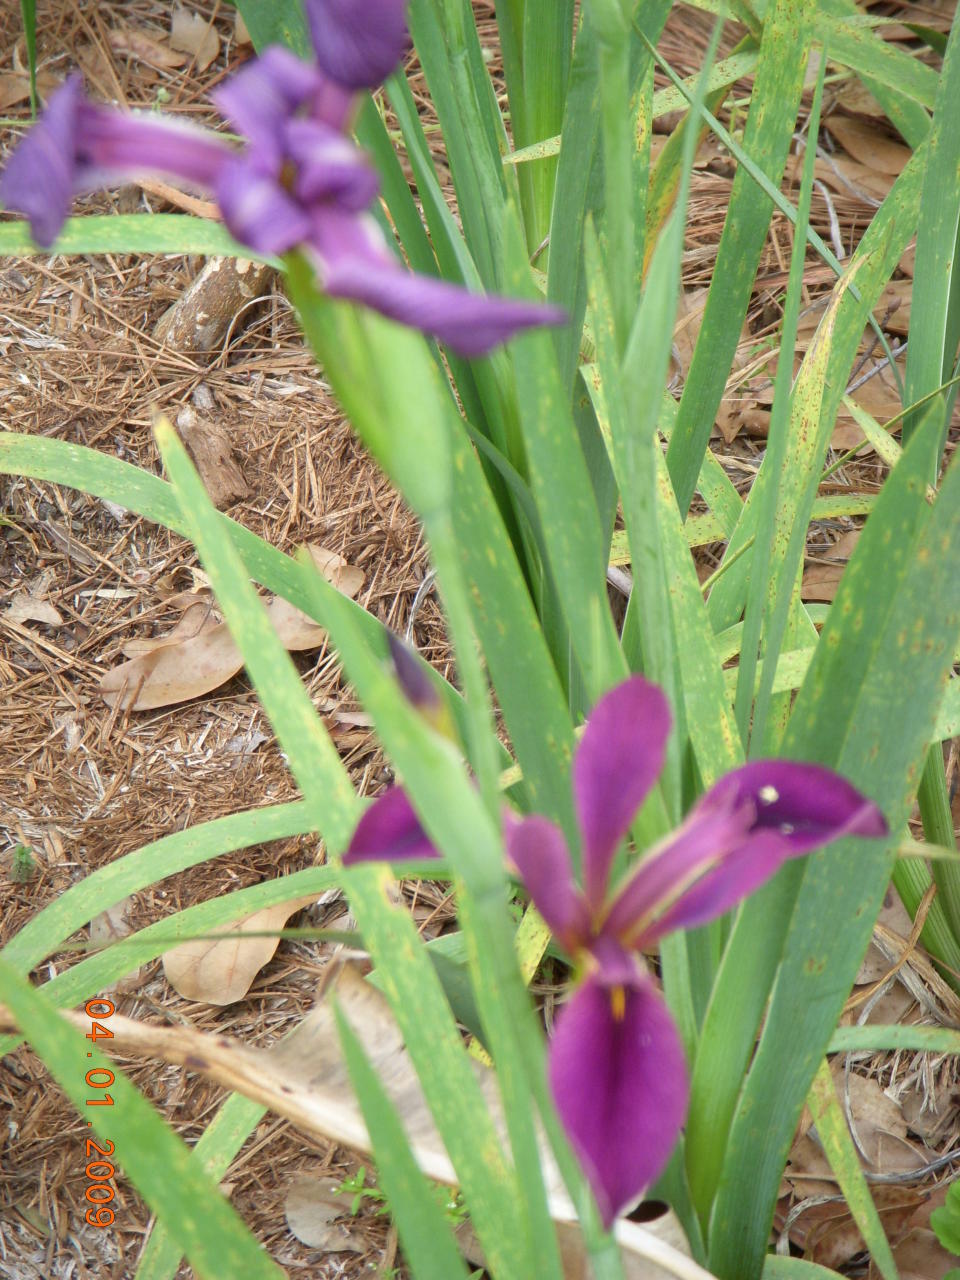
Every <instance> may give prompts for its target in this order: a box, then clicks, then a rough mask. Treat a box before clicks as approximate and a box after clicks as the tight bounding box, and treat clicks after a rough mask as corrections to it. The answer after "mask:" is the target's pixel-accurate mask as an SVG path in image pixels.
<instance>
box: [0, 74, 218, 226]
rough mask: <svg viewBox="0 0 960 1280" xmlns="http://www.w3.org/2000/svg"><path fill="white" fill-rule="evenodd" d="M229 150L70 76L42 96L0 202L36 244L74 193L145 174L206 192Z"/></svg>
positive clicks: (3, 180)
mask: <svg viewBox="0 0 960 1280" xmlns="http://www.w3.org/2000/svg"><path fill="white" fill-rule="evenodd" d="M233 154H234V153H233V151H232V150H231V148H230V147H228V146H227V144H226V143H224V142H222V141H221V140H220V139H219V138H217V137H216V136H215V135H214V134H211V133H208V132H206V131H205V130H202V129H197V128H194V127H192V126H190V125H185V124H178V123H174V122H172V121H162V120H157V119H156V118H155V117H152V116H140V115H128V114H126V113H124V112H120V111H114V110H113V109H112V108H110V107H101V106H97V105H96V104H94V103H91V102H88V101H87V99H86V98H85V96H84V92H83V82H82V79H81V77H80V76H79V75H74V76H71V77H70V78H69V80H67V82H66V83H65V84H64V85H63V86H62V87H61V88H60V89H58V90H57V92H56V93H55V94H53V96H52V97H51V99H50V102H49V104H48V105H47V108H46V110H45V111H44V112H43V114H42V115H41V116H40V119H39V120H38V121H37V123H36V124H35V125H34V126H33V128H32V129H31V130H30V131H29V133H27V135H26V137H24V139H23V140H22V142H21V143H20V145H19V146H18V147H17V149H16V150H15V151H14V153H13V155H12V156H11V157H10V160H9V163H8V164H7V167H6V169H5V170H4V172H3V175H2V177H0V200H2V202H3V204H4V205H5V206H6V208H8V209H11V210H13V211H14V212H16V213H23V214H26V216H27V217H28V218H29V219H30V228H31V232H32V234H33V236H34V238H35V240H36V241H37V243H38V244H40V245H43V246H44V247H47V246H49V245H51V244H52V243H53V242H54V240H55V239H56V238H57V235H58V233H59V231H60V228H61V227H62V226H63V223H64V222H65V220H66V218H67V215H68V214H69V212H70V202H71V200H72V199H73V197H74V196H75V195H76V194H77V193H78V192H81V191H87V190H93V189H94V188H96V187H98V186H110V185H112V184H113V183H115V182H116V181H118V180H119V181H126V180H127V179H130V178H135V177H137V176H139V175H142V174H145V173H148V172H149V173H162V174H165V175H169V176H170V177H173V178H175V179H179V180H181V181H183V182H187V183H189V184H191V185H193V186H197V187H201V188H204V189H207V190H212V189H213V187H214V185H215V183H216V181H217V178H218V176H219V174H220V172H221V171H222V169H223V166H224V164H226V163H229V161H230V159H231V157H232V156H233Z"/></svg>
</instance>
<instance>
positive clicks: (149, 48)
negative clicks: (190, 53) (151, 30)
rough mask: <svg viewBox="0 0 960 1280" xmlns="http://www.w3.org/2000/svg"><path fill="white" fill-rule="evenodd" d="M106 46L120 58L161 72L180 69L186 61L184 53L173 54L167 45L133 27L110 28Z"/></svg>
mask: <svg viewBox="0 0 960 1280" xmlns="http://www.w3.org/2000/svg"><path fill="white" fill-rule="evenodd" d="M107 44H109V46H110V48H111V49H112V50H113V52H114V53H116V54H119V55H120V56H121V57H122V56H124V55H126V56H127V57H130V58H136V59H137V60H138V61H139V62H146V63H148V64H149V65H150V66H151V67H160V68H161V69H163V70H171V69H172V68H173V67H182V66H183V64H184V63H185V62H186V60H187V55H186V54H185V53H176V52H174V50H173V49H170V48H168V47H167V45H165V44H161V43H160V41H159V40H154V39H153V37H152V36H148V35H147V34H146V32H145V31H138V30H137V29H136V28H135V27H111V29H110V30H109V31H108V32H107Z"/></svg>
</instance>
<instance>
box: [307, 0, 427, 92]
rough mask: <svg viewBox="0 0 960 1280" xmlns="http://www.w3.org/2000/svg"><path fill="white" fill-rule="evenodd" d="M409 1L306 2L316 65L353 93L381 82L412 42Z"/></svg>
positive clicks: (339, 0) (343, 0)
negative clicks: (407, 3) (407, 13)
mask: <svg viewBox="0 0 960 1280" xmlns="http://www.w3.org/2000/svg"><path fill="white" fill-rule="evenodd" d="M406 8H407V6H406V0H363V2H362V3H358V0H306V10H307V22H308V23H309V25H310V36H311V39H312V41H313V47H314V50H315V51H316V55H317V62H318V63H319V64H320V66H321V68H322V69H323V71H324V72H325V73H326V74H327V75H328V76H329V77H330V79H331V80H336V81H337V82H338V83H339V84H342V85H346V86H347V87H348V88H350V89H373V88H375V87H376V86H377V85H379V84H382V83H383V81H384V80H385V79H386V78H387V76H388V75H389V74H390V72H391V71H392V70H393V69H394V67H395V66H396V65H397V63H398V62H399V61H400V59H401V58H402V57H403V55H404V53H405V52H406V49H407V45H408V43H409V37H408V35H407V22H406Z"/></svg>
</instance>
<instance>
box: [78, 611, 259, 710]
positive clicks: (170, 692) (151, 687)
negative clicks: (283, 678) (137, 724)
mask: <svg viewBox="0 0 960 1280" xmlns="http://www.w3.org/2000/svg"><path fill="white" fill-rule="evenodd" d="M242 666H243V659H242V658H241V657H240V651H239V649H238V648H237V646H236V645H235V644H234V642H233V637H232V636H231V635H230V632H229V631H228V629H227V626H226V624H225V623H222V622H221V623H218V624H217V625H216V626H214V627H211V629H210V630H209V631H203V632H201V633H200V634H199V635H197V636H194V637H193V638H192V639H190V640H181V641H179V642H178V643H176V644H169V645H161V646H159V647H158V648H155V649H154V650H153V651H152V652H150V653H145V654H143V655H142V656H141V657H138V658H131V659H130V661H128V662H123V663H121V664H120V666H119V667H113V668H112V669H111V670H110V671H108V672H107V673H106V675H105V676H104V677H103V679H102V680H101V681H100V695H101V697H102V698H103V699H104V700H105V701H106V702H107V703H108V704H109V705H110V706H113V705H114V704H115V703H116V702H117V701H118V700H120V701H121V702H122V706H123V708H124V709H125V710H133V711H150V710H152V709H153V708H155V707H169V706H171V705H172V704H173V703H176V702H187V701H188V700H189V699H190V698H199V697H200V696H201V695H202V694H205V693H209V692H210V690H211V689H216V688H218V687H219V686H220V685H221V684H223V683H224V682H225V681H227V680H229V679H230V678H231V677H232V676H235V675H236V674H237V672H238V671H239V670H240V669H241V668H242Z"/></svg>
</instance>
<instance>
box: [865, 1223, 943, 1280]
mask: <svg viewBox="0 0 960 1280" xmlns="http://www.w3.org/2000/svg"><path fill="white" fill-rule="evenodd" d="M893 1260H894V1262H895V1263H896V1264H897V1269H898V1271H899V1272H900V1280H943V1278H944V1276H946V1274H947V1273H948V1272H949V1271H950V1270H951V1268H953V1267H955V1266H956V1265H957V1259H956V1257H955V1256H954V1255H953V1254H952V1253H948V1252H947V1251H946V1249H944V1247H943V1245H942V1244H941V1243H940V1241H939V1240H938V1239H937V1237H936V1236H935V1235H934V1234H933V1232H932V1231H928V1230H926V1229H925V1228H922V1227H914V1228H913V1229H912V1230H910V1231H908V1232H907V1234H906V1235H905V1236H904V1237H903V1239H902V1240H900V1241H899V1242H898V1243H897V1244H896V1245H895V1246H894V1249H893ZM879 1275H880V1273H879V1271H874V1270H872V1269H871V1272H870V1277H871V1280H873V1277H874V1276H876V1277H878V1278H879Z"/></svg>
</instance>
